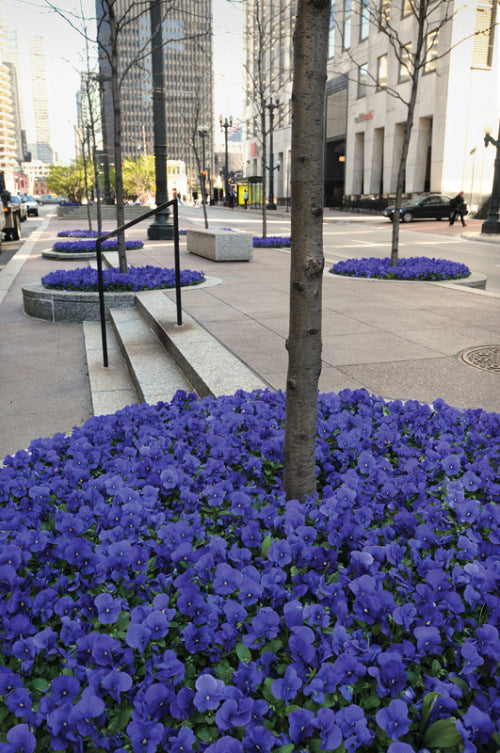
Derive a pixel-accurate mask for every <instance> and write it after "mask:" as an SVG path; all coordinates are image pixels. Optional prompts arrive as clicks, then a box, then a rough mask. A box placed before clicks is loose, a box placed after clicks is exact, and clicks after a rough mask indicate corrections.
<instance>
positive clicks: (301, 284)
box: [284, 0, 331, 500]
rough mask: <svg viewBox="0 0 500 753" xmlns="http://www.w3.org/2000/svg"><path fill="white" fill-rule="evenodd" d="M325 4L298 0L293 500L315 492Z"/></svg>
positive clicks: (290, 418)
mask: <svg viewBox="0 0 500 753" xmlns="http://www.w3.org/2000/svg"><path fill="white" fill-rule="evenodd" d="M330 5H331V2H330V0H298V3H297V19H296V25H295V33H294V71H293V90H292V172H291V191H292V215H291V267H290V327H289V335H288V340H287V348H288V372H287V379H286V420H285V445H284V456H285V479H284V487H285V493H286V496H287V499H299V500H303V499H304V497H305V496H306V495H308V494H312V493H313V492H314V491H315V490H316V462H315V447H316V433H317V416H318V380H319V375H320V373H321V348H322V343H321V304H322V296H321V287H322V282H323V267H324V256H323V205H324V195H323V192H324V189H323V180H322V176H323V174H324V172H323V168H324V132H325V117H324V105H325V84H326V62H327V51H328V27H329V18H330ZM306 155H307V156H306Z"/></svg>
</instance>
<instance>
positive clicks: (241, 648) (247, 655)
mask: <svg viewBox="0 0 500 753" xmlns="http://www.w3.org/2000/svg"><path fill="white" fill-rule="evenodd" d="M236 656H237V657H238V659H239V660H240V661H245V662H249V661H250V660H251V658H252V652H251V651H250V649H249V648H248V646H245V644H244V643H243V642H242V641H239V642H238V643H237V644H236Z"/></svg>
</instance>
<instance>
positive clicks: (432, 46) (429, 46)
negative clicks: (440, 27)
mask: <svg viewBox="0 0 500 753" xmlns="http://www.w3.org/2000/svg"><path fill="white" fill-rule="evenodd" d="M437 44H438V32H437V31H431V32H429V34H427V36H426V38H425V62H424V73H432V71H435V70H436V59H437Z"/></svg>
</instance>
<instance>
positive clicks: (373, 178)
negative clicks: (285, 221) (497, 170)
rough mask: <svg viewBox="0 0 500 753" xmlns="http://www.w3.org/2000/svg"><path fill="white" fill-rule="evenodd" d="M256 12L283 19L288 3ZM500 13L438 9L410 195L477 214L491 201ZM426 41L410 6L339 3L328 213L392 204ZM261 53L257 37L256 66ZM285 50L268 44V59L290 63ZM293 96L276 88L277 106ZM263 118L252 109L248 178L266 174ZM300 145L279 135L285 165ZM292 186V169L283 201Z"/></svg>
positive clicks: (328, 142) (335, 8)
mask: <svg viewBox="0 0 500 753" xmlns="http://www.w3.org/2000/svg"><path fill="white" fill-rule="evenodd" d="M284 1H285V0H283V2H284ZM252 2H253V3H257V4H260V5H261V6H265V5H266V4H267V6H268V7H269V8H270V12H271V13H273V12H274V16H275V18H276V17H277V15H278V13H277V6H278V5H281V3H279V2H278V0H249V2H248V5H249V6H250V5H251V4H252ZM446 11H448V15H449V18H448V20H446V19H445V18H444V14H445V13H446ZM499 13H500V10H498V9H497V2H496V0H468V1H467V2H465V3H464V2H458V0H457V2H455V1H454V0H453V1H452V2H448V1H447V0H446V2H436V3H431V4H430V6H429V14H428V19H427V23H426V24H425V28H424V38H425V46H424V64H423V68H422V70H421V76H420V83H419V88H418V93H417V100H416V103H415V114H414V122H413V129H412V135H411V139H410V144H409V152H408V159H407V166H406V174H405V185H404V190H405V192H406V193H420V192H423V191H437V192H443V193H447V194H449V195H453V194H456V193H458V191H460V190H463V191H464V193H465V197H466V200H467V202H468V203H469V204H470V205H471V206H472V207H474V208H477V207H480V206H481V205H482V204H483V203H484V201H485V200H486V199H487V198H488V196H489V195H490V194H491V187H492V179H493V162H494V156H495V150H494V149H492V148H491V147H490V148H488V149H486V148H485V146H484V132H485V128H487V127H488V126H489V127H491V128H492V130H493V135H496V129H497V126H498V120H499V114H500V84H499V81H500V64H499V57H500V51H499V41H498V31H497V33H496V34H495V28H496V27H495V23H496V22H498V20H499V19H498V14H499ZM384 19H386V22H387V23H388V24H390V28H391V29H392V31H393V33H394V36H395V38H396V39H397V40H399V43H400V44H399V45H398V43H397V44H396V47H394V45H391V43H390V39H389V35H388V34H387V33H386V31H384V28H383V24H384ZM247 28H248V29H250V27H249V26H248V27H247ZM416 39H417V21H416V19H415V17H414V15H413V14H412V12H411V3H410V2H409V0H333V2H332V12H331V19H330V41H329V60H328V81H327V85H326V105H325V175H324V185H325V204H326V205H327V206H340V205H342V204H343V203H345V202H346V199H347V201H349V199H350V198H351V200H353V201H355V200H356V199H357V198H358V197H360V196H365V195H369V196H372V197H384V198H388V197H390V196H391V195H393V194H394V193H395V191H396V183H397V172H398V165H399V159H400V155H401V149H402V143H403V134H404V126H405V122H406V120H407V112H408V109H407V104H406V103H407V101H408V98H409V93H410V86H411V84H410V78H409V75H408V67H410V59H411V57H410V56H411V54H412V51H413V49H414V47H413V46H414V44H415V40H416ZM252 44H255V35H252V34H249V36H248V37H246V45H247V46H246V50H247V61H248V58H249V57H251V54H252V50H251V45H252ZM276 44H277V37H276V35H275V36H274V39H273V41H272V44H271V37H268V46H269V48H270V51H269V53H268V54H269V55H273V56H274V58H275V59H276V57H279V54H280V53H279V51H278V50H277V49H276ZM286 45H287V50H286V52H285V53H284V55H287V56H288V55H289V56H290V57H291V51H292V50H291V38H289V39H287V40H286ZM405 63H407V65H405ZM247 65H248V62H247ZM290 81H291V76H290ZM289 91H291V83H286V84H285V85H281V86H280V87H277V86H275V87H274V88H273V86H272V85H271V83H270V85H269V92H270V94H269V96H270V97H271V96H275V97H277V98H279V99H280V101H281V99H282V98H283V99H284V97H283V95H282V92H286V93H288V92H289ZM255 109H256V108H255V106H253V107H252V104H251V102H250V100H249V101H248V109H247V111H246V113H245V125H246V131H245V155H246V159H245V169H246V171H247V172H246V174H247V175H252V174H253V172H254V170H255V169H256V164H258V151H259V147H258V143H257V142H256V140H255V139H254V138H253V136H252V131H251V118H252V117H255ZM290 143H291V128H290V126H289V125H288V123H287V122H286V121H283V123H282V124H279V125H277V127H276V132H275V134H274V150H273V152H274V154H273V160H274V163H275V164H276V161H281V162H282V164H283V160H282V159H280V158H281V156H282V155H285V154H289V149H290ZM252 152H254V153H255V154H252ZM252 160H254V161H252ZM268 164H269V159H268ZM286 181H287V159H284V170H283V172H282V182H281V184H280V183H278V192H277V196H278V199H279V200H280V201H283V200H284V198H286V197H287V196H288V192H287V186H286Z"/></svg>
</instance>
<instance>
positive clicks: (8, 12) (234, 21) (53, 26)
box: [0, 0, 243, 162]
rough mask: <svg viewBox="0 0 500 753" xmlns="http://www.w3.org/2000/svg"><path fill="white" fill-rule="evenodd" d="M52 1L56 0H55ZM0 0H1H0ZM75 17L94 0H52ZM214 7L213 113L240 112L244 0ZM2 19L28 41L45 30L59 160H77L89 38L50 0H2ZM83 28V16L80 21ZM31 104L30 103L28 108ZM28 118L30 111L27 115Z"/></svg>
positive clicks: (219, 0) (217, 1)
mask: <svg viewBox="0 0 500 753" xmlns="http://www.w3.org/2000/svg"><path fill="white" fill-rule="evenodd" d="M51 2H52V0H51ZM0 3H1V0H0ZM53 4H54V5H57V7H59V8H61V9H64V11H65V12H66V14H67V15H68V16H69V17H71V15H73V17H78V16H79V18H80V19H81V18H82V13H81V12H80V11H79V10H77V9H78V8H79V7H81V8H82V10H83V14H84V16H85V17H86V18H87V19H92V18H93V16H95V0H53ZM213 9H214V87H215V92H214V117H215V122H216V123H218V122H219V115H223V116H228V115H232V116H233V118H234V117H238V116H240V117H241V115H242V111H243V87H242V66H243V59H242V47H243V45H242V26H243V21H242V2H241V1H240V2H237V1H236V2H235V1H234V0H233V1H232V2H230V1H229V0H213ZM3 22H4V25H5V27H6V28H7V30H9V29H15V30H17V31H18V33H19V37H20V40H21V41H22V42H23V41H24V44H26V41H25V40H27V38H28V36H29V35H31V34H34V33H36V34H42V35H43V37H44V40H45V53H46V63H47V79H48V100H49V119H50V128H51V132H52V136H53V142H54V143H53V145H54V148H55V150H56V152H57V153H58V156H59V159H60V160H61V161H63V162H68V161H69V160H71V159H73V158H74V156H75V154H74V152H75V150H74V131H73V128H74V124H75V123H76V100H75V95H76V92H77V90H78V87H79V71H80V70H85V69H86V68H87V64H86V55H85V42H84V38H83V36H82V35H81V34H78V32H77V31H75V30H74V29H72V28H71V26H70V24H69V23H68V22H67V21H66V20H65V19H64V18H62V17H61V16H60V15H59V14H58V13H56V12H55V11H54V10H52V9H51V8H50V7H49V5H48V3H47V0H3ZM78 25H79V26H80V27H81V20H80V23H79V24H78ZM28 110H29V108H27V111H28ZM27 118H28V121H29V115H27ZM26 126H27V130H28V131H29V130H30V124H29V122H27V124H26Z"/></svg>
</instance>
